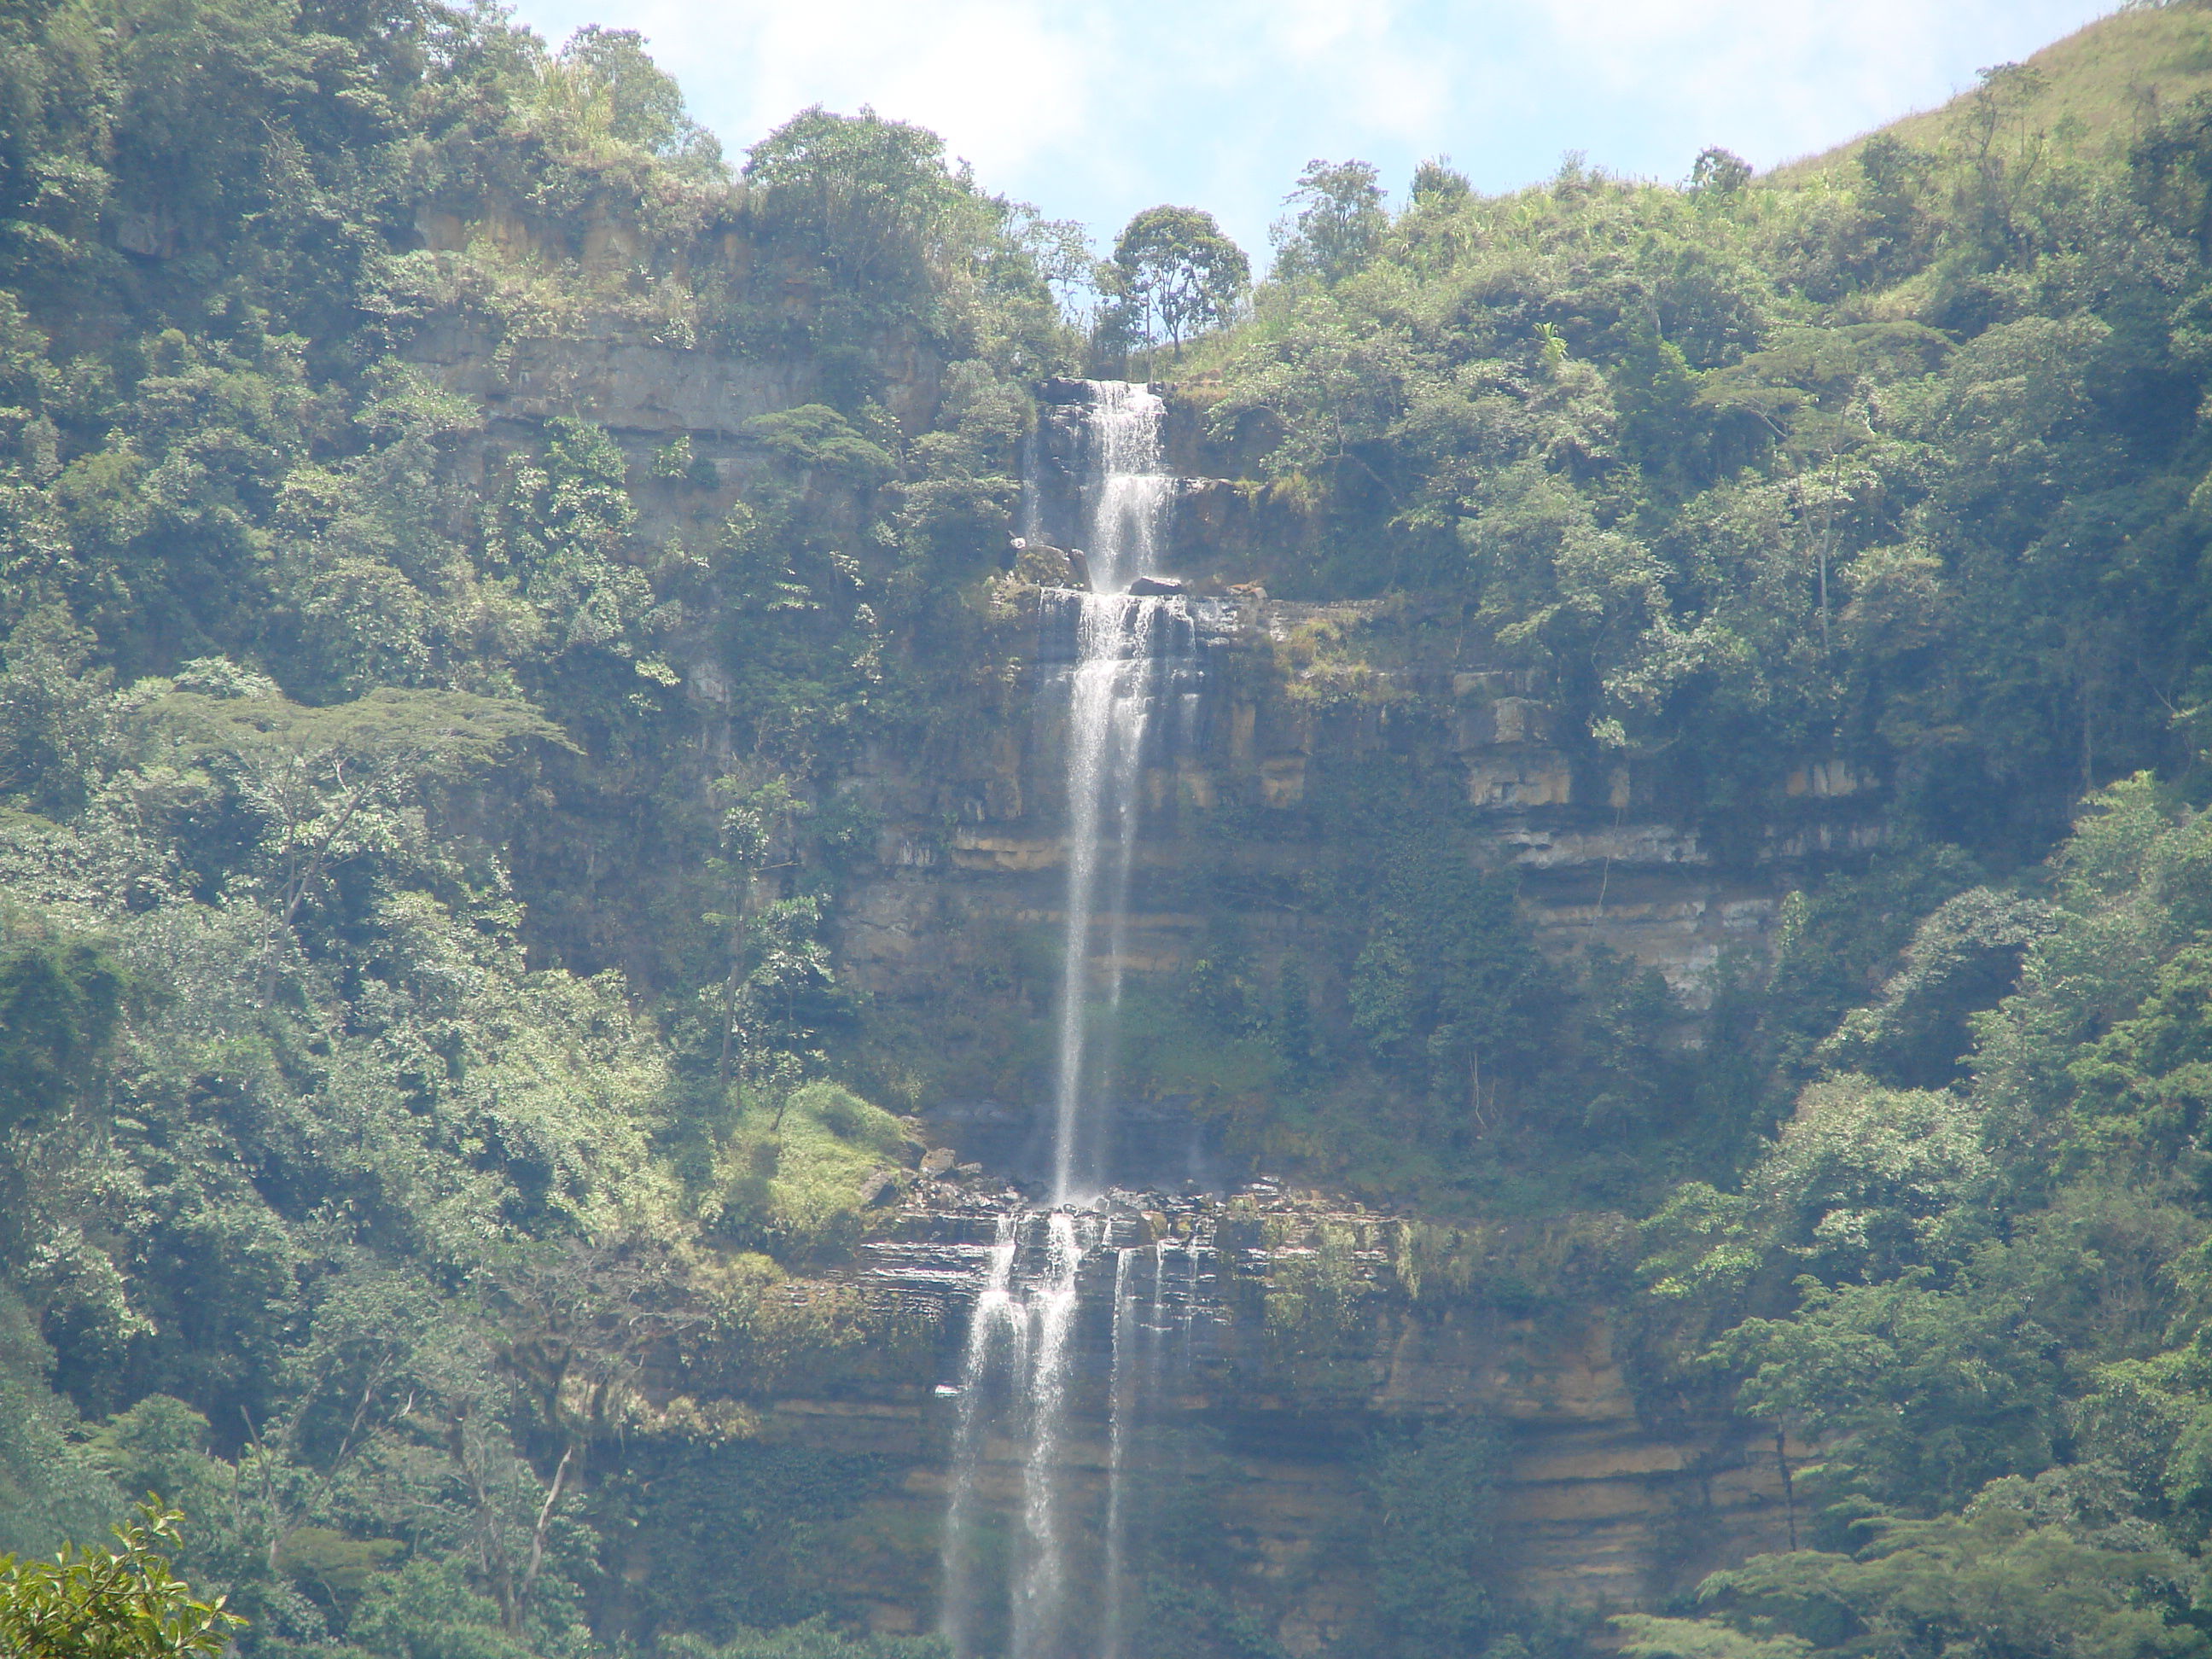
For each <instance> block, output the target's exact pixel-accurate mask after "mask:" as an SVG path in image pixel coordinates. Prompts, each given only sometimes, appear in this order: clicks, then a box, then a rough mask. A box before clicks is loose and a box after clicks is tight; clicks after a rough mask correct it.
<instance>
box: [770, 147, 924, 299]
mask: <svg viewBox="0 0 2212 1659" xmlns="http://www.w3.org/2000/svg"><path fill="white" fill-rule="evenodd" d="M745 179H746V182H747V183H748V184H750V185H752V186H753V187H754V188H755V189H756V190H757V191H760V192H761V206H760V209H759V212H760V215H761V217H762V219H763V222H764V223H765V225H766V226H767V228H769V231H770V232H771V233H772V234H774V235H775V237H776V238H777V240H780V241H782V242H784V243H786V244H787V246H789V247H790V248H791V250H792V251H793V252H799V253H802V254H804V255H805V256H808V257H810V258H811V259H812V260H814V261H815V262H816V263H817V265H818V268H819V270H820V271H821V274H822V276H823V284H824V290H825V297H827V298H829V299H832V300H835V301H839V302H841V303H842V304H845V305H848V306H849V305H860V306H862V307H872V306H890V307H902V306H906V305H911V304H913V303H915V302H916V301H919V299H920V297H921V295H922V294H923V293H924V292H925V291H926V290H927V287H928V285H929V283H930V281H931V273H932V270H933V267H934V265H935V264H936V263H937V261H938V260H939V257H940V255H941V254H942V252H943V249H944V246H945V235H946V231H947V228H948V222H949V221H950V219H951V215H952V212H953V210H954V208H955V207H956V205H957V204H958V203H959V201H960V199H961V197H963V194H964V193H965V192H964V191H963V188H962V185H961V181H960V180H958V179H955V178H954V177H953V175H952V174H951V173H950V172H948V171H947V170H946V168H945V141H944V140H943V139H941V138H939V137H938V136H937V135H936V134H935V133H933V132H931V131H927V129H925V128H921V127H917V126H910V125H908V124H907V123H905V122H903V121H887V120H885V119H884V118H883V117H882V116H880V115H878V114H877V113H876V112H875V111H873V110H872V109H868V108H866V107H863V108H862V110H861V111H860V113H859V114H858V115H836V114H832V113H831V112H829V111H828V110H825V109H823V107H822V106H820V105H819V104H817V105H815V106H813V107H812V108H811V109H806V110H802V111H801V112H799V114H797V115H794V116H793V117H792V118H791V119H790V120H788V121H787V122H785V123H784V124H783V125H781V126H780V127H778V128H777V129H776V130H775V131H774V132H772V133H770V134H769V136H768V137H765V138H763V139H762V140H761V142H760V143H757V144H755V145H754V146H753V147H752V149H750V151H749V152H747V156H746V161H745Z"/></svg>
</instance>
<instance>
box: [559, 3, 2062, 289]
mask: <svg viewBox="0 0 2212 1659" xmlns="http://www.w3.org/2000/svg"><path fill="white" fill-rule="evenodd" d="M2102 9H2105V5H2104V3H2100V0H1854V3H1848V4H1846V3H1838V0H1182V3H1173V0H736V3H731V0H523V4H522V6H521V15H522V17H523V19H524V21H528V22H531V23H532V24H534V25H536V26H537V27H539V28H540V29H542V30H543V31H544V33H547V34H549V35H550V36H553V37H555V38H558V37H559V36H561V35H563V34H565V33H567V32H568V29H570V28H573V27H575V26H577V25H579V24H580V23H584V22H600V23H604V24H606V25H608V26H610V27H634V28H638V29H641V30H642V31H643V32H644V33H646V34H647V36H649V37H650V38H651V40H652V41H653V50H654V52H655V55H656V56H657V57H659V59H660V60H661V62H662V63H663V64H666V65H667V66H668V67H669V68H670V69H671V70H674V71H675V72H676V73H677V74H678V76H680V77H681V78H682V80H683V82H684V88H685V91H686V92H687V94H689V96H690V100H691V104H692V107H693V109H694V111H695V112H696V113H697V114H698V115H699V116H700V118H702V119H703V120H705V121H706V122H707V123H708V125H710V126H713V127H714V129H715V130H716V131H718V132H720V134H721V136H722V137H723V140H724V143H725V144H726V145H727V146H728V147H729V148H730V149H732V150H733V151H734V150H738V149H742V148H743V147H744V146H745V145H746V144H749V143H752V142H754V141H755V140H756V139H757V138H758V137H760V136H761V135H762V134H763V133H764V132H766V131H769V129H770V128H771V127H773V126H774V125H775V124H777V123H778V122H780V121H781V120H783V119H785V118H787V117H788V116H789V115H791V114H792V113H793V112H795V111H797V110H799V109H800V108H803V107H805V106H807V105H809V104H812V103H817V102H819V103H823V104H826V105H828V106H830V107H831V108H835V109H844V110H852V109H856V108H858V107H859V106H860V105H862V104H864V103H865V104H871V105H872V106H874V107H875V108H877V109H878V110H879V111H880V112H883V113H884V114H885V115H890V116H896V117H898V118H902V119H907V120H913V121H918V122H921V124H923V125H927V126H930V127H933V128H934V129H936V130H937V131H939V132H941V133H942V134H944V135H945V139H946V142H947V144H948V146H949V148H950V149H951V150H952V151H953V152H954V153H955V154H956V155H962V156H964V157H966V158H967V159H968V160H969V161H973V162H974V163H975V167H976V170H977V172H978V173H979V175H980V176H981V179H982V180H983V182H984V183H985V184H986V185H989V186H990V187H992V188H994V189H998V190H1003V191H1006V192H1007V193H1009V194H1011V195H1014V196H1018V197H1024V198H1026V199H1029V200H1031V201H1034V202H1036V204H1038V205H1039V206H1040V207H1042V209H1044V210H1045V211H1046V212H1048V213H1050V214H1054V215H1067V216H1076V217H1080V218H1083V219H1085V220H1086V221H1087V222H1090V223H1091V225H1092V227H1093V228H1094V229H1095V230H1097V232H1098V233H1099V234H1101V236H1102V237H1103V236H1107V235H1110V234H1111V232H1112V231H1113V229H1114V228H1115V227H1117V226H1118V225H1119V224H1120V222H1121V221H1122V220H1123V219H1125V218H1126V217H1127V216H1128V215H1129V214H1130V213H1131V212H1133V211H1134V210H1137V209H1139V208H1141V207H1144V206H1146V205H1148V204H1151V203H1153V202H1157V201H1166V200H1171V201H1177V202H1185V203H1190V204H1194V205H1198V206H1203V207H1207V208H1211V209H1212V210H1214V211H1216V212H1217V213H1218V214H1219V215H1220V216H1221V217H1222V219H1223V220H1224V222H1225V223H1227V224H1228V225H1229V226H1230V227H1231V230H1232V232H1233V233H1234V234H1237V236H1238V237H1239V238H1240V240H1244V241H1245V242H1246V243H1247V244H1248V245H1250V246H1254V247H1255V251H1257V249H1258V247H1259V246H1261V245H1263V243H1264V230H1265V226H1266V224H1267V222H1268V221H1269V220H1270V219H1271V218H1273V216H1274V215H1275V214H1276V213H1277V212H1278V211H1279V206H1278V204H1279V198H1280V197H1281V195H1282V193H1283V191H1285V189H1286V188H1287V187H1288V185H1289V184H1290V182H1291V179H1293V178H1294V177H1295V176H1296V174H1297V170H1298V168H1299V167H1302V166H1303V165H1304V163H1305V161H1307V160H1308V159H1310V158H1311V157H1314V156H1328V157H1330V158H1332V159H1340V158H1343V157H1347V156H1354V155H1358V156H1363V157H1364V158H1366V159H1368V160H1370V161H1375V162H1376V163H1377V164H1378V165H1380V166H1382V167H1383V169H1384V173H1385V175H1386V177H1388V178H1389V179H1392V180H1393V181H1394V182H1400V183H1402V181H1403V179H1404V178H1405V177H1406V175H1407V173H1409V172H1410V169H1411V167H1412V166H1413V161H1415V160H1417V159H1419V157H1420V156H1422V155H1432V154H1436V153H1437V152H1440V151H1442V152H1449V153H1450V154H1451V155H1454V157H1455V159H1456V160H1457V161H1458V163H1459V164H1460V165H1461V166H1462V167H1465V168H1467V169H1468V171H1469V172H1470V173H1472V174H1473V175H1474V177H1475V179H1476V180H1477V182H1478V183H1479V184H1480V185H1484V186H1485V187H1487V188H1504V187H1508V186H1510V185H1515V184H1518V183H1522V182H1524V181H1526V180H1527V179H1531V178H1534V177H1539V176H1541V175H1543V174H1544V173H1548V172H1549V171H1550V169H1551V167H1552V166H1553V164H1554V163H1555V162H1556V161H1557V159H1558V157H1559V155H1560V154H1561V153H1562V152H1563V151H1564V150H1565V149H1570V148H1575V149H1583V150H1586V151H1588V152H1589V155H1590V156H1591V158H1592V160H1594V161H1597V162H1598V163H1600V164H1601V165H1605V166H1609V167H1614V168H1617V169H1619V170H1621V171H1625V172H1629V173H1649V174H1655V175H1658V176H1668V177H1671V176H1679V175H1680V174H1681V173H1684V172H1685V171H1686V169H1687V167H1688V165H1689V162H1690V160H1691V158H1692V156H1693V155H1695V154H1696V152H1697V150H1698V149H1699V148H1701V147H1702V146H1704V145H1705V144H1708V143H1721V144H1726V145H1728V146H1729V148H1731V149H1736V150H1738V151H1740V152H1741V153H1742V154H1743V155H1746V156H1747V157H1749V158H1750V159H1751V160H1753V161H1755V162H1758V163H1759V164H1761V165H1765V164H1770V163H1772V162H1774V161H1781V160H1784V159H1785V158H1787V157H1789V156H1790V155H1798V154H1802V153H1804V152H1806V151H1808V150H1811V149H1819V148H1822V147H1824V146H1826V145H1827V144H1830V143H1836V142H1838V141H1839V140H1841V139H1843V138H1844V137H1849V136H1850V134H1852V133H1853V132H1856V131H1861V130H1863V129H1864V128H1865V127H1867V126H1869V125H1874V124H1875V123H1877V122H1879V121H1881V120H1884V119H1887V118H1890V117H1892V116H1893V115H1897V114H1900V113H1903V112H1905V111H1906V110H1908V109H1911V108H1916V107H1921V106H1926V105H1929V104H1931V103H1934V102H1936V101H1938V100H1941V99H1942V98H1944V97H1946V96H1948V94H1950V93H1952V92H1954V91H1955V90H1957V89H1958V88H1960V87H1962V86H1965V85H1967V84H1970V83H1971V81H1972V71H1973V70H1974V69H1975V68H1977V67H1978V66H1979V65H1981V64H1988V63H1991V62H1996V61H2002V60H2003V59H2007V58H2019V57H2022V56H2025V55H2026V54H2027V52H2031V51H2033V49H2034V48H2035V47H2036V46H2039V45H2041V44H2043V43H2044V42H2045V41H2047V40H2051V39H2053V38H2055V37H2056V36H2057V35H2058V34H2061V33H2064V32H2065V31H2066V30H2068V29H2069V28H2072V27H2076V26H2078V25H2079V24H2081V22H2083V21H2087V19H2088V18H2089V17H2091V16H2093V15H2096V13H2098V12H2099V11H2100V10H2102Z"/></svg>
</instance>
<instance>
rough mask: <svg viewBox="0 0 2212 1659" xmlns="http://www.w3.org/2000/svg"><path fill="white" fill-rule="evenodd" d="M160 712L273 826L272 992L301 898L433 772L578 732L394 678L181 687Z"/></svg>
mask: <svg viewBox="0 0 2212 1659" xmlns="http://www.w3.org/2000/svg"><path fill="white" fill-rule="evenodd" d="M153 712H154V714H155V715H156V717H158V718H160V719H161V720H163V721H164V722H165V723H166V724H167V725H168V726H170V727H171V728H172V729H173V730H174V731H176V732H178V733H179V735H180V736H181V737H182V738H184V740H185V744H186V746H187V747H188V748H191V749H193V750H197V751H198V752H199V753H200V754H201V755H203V756H204V757H208V758H209V759H210V761H212V762H213V763H215V764H216V766H217V767H218V768H219V769H222V771H224V772H226V773H227V774H228V775H229V777H230V780H231V781H232V783H233V785H234V787H236V789H237V790H238V793H239V794H240V797H241V798H242V799H244V801H245V803H246V805H247V806H248V807H249V808H250V809H251V810H252V811H253V812H255V813H256V814H257V815H258V817H261V819H262V820H263V821H264V824H265V825H266V826H267V829H266V832H265V836H264V840H265V842H266V846H265V848H264V850H265V852H266V854H267V857H268V860H269V864H270V869H269V871H268V886H269V893H268V897H269V906H268V909H269V917H268V925H267V928H266V931H265V934H264V944H263V957H262V975H263V991H262V994H263V998H264V1000H267V998H268V997H270V995H272V994H274V992H275V975H276V945H277V941H278V940H279V939H281V938H282V937H283V935H284V933H286V931H287V930H289V928H290V927H291V926H292V924H293V922H294V921H295V920H297V918H298V916H299V914H300V908H301V905H302V904H304V903H305V902H307V897H308V896H309V895H310V894H312V893H313V892H315V891H316V890H318V889H319V887H320V886H321V885H322V884H323V883H324V882H325V880H326V879H327V878H328V877H329V876H330V873H331V871H332V870H333V869H334V868H335V867H336V866H337V865H339V864H342V863H344V862H346V861H348V860H351V859H354V858H356V857H359V856H361V855H362V854H365V853H367V852H368V851H369V850H370V849H371V848H373V847H374V845H375V844H376V842H377V831H378V829H380V828H383V827H388V825H386V824H385V823H384V822H383V821H384V819H385V818H386V817H388V815H389V814H390V813H391V812H392V811H394V810H396V809H397V808H398V807H399V806H400V805H403V804H404V802H405V801H406V800H407V799H409V798H410V797H411V796H412V795H414V794H415V793H416V792H418V791H419V790H420V789H421V788H422V787H423V786H424V785H425V784H426V783H428V781H430V780H431V779H432V778H434V777H436V776H440V775H454V774H458V773H460V772H463V771H466V770H468V769H471V768H475V767H479V766H483V765H485V764H488V763H489V762H490V761H492V760H493V759H494V758H495V757H496V756H497V755H498V754H499V753H500V751H501V750H502V749H503V748H504V747H505V746H506V745H507V744H508V743H510V742H513V741H517V740H519V739H522V738H539V739H543V740H546V741H551V742H556V743H561V742H566V741H567V739H566V738H565V737H563V735H562V732H561V730H560V728H559V727H558V726H555V725H553V724H552V722H550V720H545V719H544V718H543V717H542V716H541V715H539V714H538V712H537V711H536V710H535V709H533V708H530V707H529V706H528V705H527V704H525V703H520V702H513V701H509V700H504V699H501V698H497V697H481V696H475V695H474V694H472V693H470V692H465V691H404V690H398V689H397V688H394V687H391V686H386V687H383V688H380V690H375V691H373V692H371V693H370V694H369V695H368V696H365V697H362V698H359V699H357V700H356V701H355V702H345V703H337V704H333V705H332V706H331V707H329V708H305V707H302V706H301V704H298V703H295V702H291V701H290V700H289V698H286V697H283V696H278V695H276V694H275V693H274V692H273V691H270V692H265V693H263V694H261V695H258V696H208V695H207V694H205V693H204V692H199V691H173V692H171V693H170V694H169V695H168V696H166V697H163V698H161V700H160V701H159V702H156V703H155V705H154V707H153Z"/></svg>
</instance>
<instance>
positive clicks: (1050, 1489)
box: [1014, 1210, 1083, 1659]
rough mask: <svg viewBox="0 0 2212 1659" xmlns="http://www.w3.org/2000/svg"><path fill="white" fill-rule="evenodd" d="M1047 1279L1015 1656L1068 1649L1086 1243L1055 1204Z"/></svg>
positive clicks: (1033, 1306) (1033, 1309) (1033, 1391)
mask: <svg viewBox="0 0 2212 1659" xmlns="http://www.w3.org/2000/svg"><path fill="white" fill-rule="evenodd" d="M1045 1225H1046V1231H1045V1238H1046V1246H1045V1271H1044V1278H1043V1280H1042V1282H1041V1283H1040V1284H1039V1285H1037V1286H1036V1289H1035V1290H1033V1291H1031V1292H1030V1318H1031V1320H1032V1322H1034V1324H1035V1326H1036V1357H1035V1358H1034V1359H1033V1360H1032V1362H1031V1364H1030V1388H1029V1395H1030V1445H1029V1455H1028V1457H1027V1458H1026V1459H1025V1460H1024V1464H1023V1468H1022V1520H1023V1522H1024V1525H1025V1526H1026V1527H1027V1528H1028V1532H1029V1538H1028V1561H1027V1564H1026V1565H1025V1566H1024V1571H1023V1573H1022V1583H1021V1593H1020V1595H1019V1596H1018V1598H1017V1599H1016V1601H1015V1603H1014V1653H1015V1655H1016V1656H1017V1659H1030V1656H1042V1655H1056V1654H1059V1653H1060V1652H1061V1651H1062V1646H1061V1642H1062V1630H1063V1626H1064V1622H1065V1613H1066V1606H1065V1604H1066V1595H1067V1548H1066V1543H1067V1541H1066V1537H1065V1536H1064V1535H1063V1528H1062V1527H1061V1516H1060V1468H1059V1462H1058V1455H1059V1451H1060V1433H1061V1431H1062V1429H1063V1428H1064V1427H1065V1426H1066V1413H1067V1354H1068V1346H1067V1333H1068V1327H1069V1326H1070V1325H1071V1324H1073V1322H1074V1319H1075V1302H1076V1294H1075V1293H1076V1284H1077V1279H1078V1275H1079V1274H1080V1273H1081V1272H1082V1270H1083V1246H1082V1243H1080V1241H1079V1240H1078V1239H1077V1237H1076V1236H1075V1218H1073V1216H1071V1215H1069V1214H1068V1213H1067V1212H1066V1211H1065V1210H1054V1212H1052V1213H1051V1214H1050V1215H1049V1216H1048V1218H1046V1224H1045Z"/></svg>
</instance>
